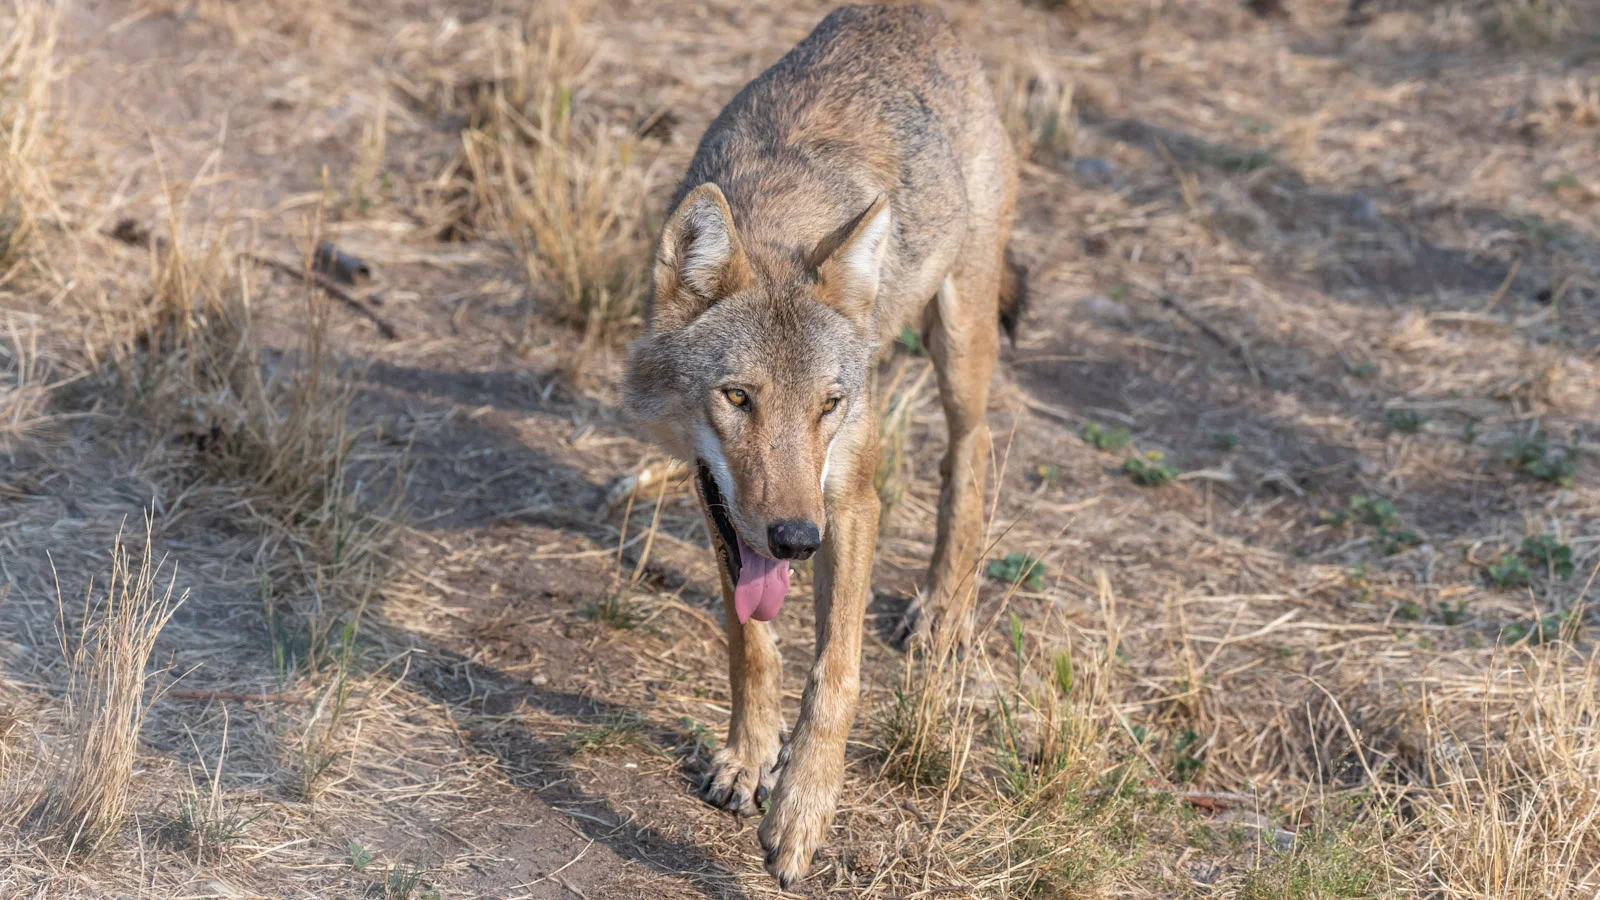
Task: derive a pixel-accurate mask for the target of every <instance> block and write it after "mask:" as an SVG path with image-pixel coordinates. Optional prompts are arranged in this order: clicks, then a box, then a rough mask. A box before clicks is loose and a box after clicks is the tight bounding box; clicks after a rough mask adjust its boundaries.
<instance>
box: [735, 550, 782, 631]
mask: <svg viewBox="0 0 1600 900" xmlns="http://www.w3.org/2000/svg"><path fill="white" fill-rule="evenodd" d="M739 561H740V567H739V583H738V584H737V585H735V586H734V588H733V608H734V610H736V611H737V612H738V613H739V623H740V624H741V625H742V624H744V623H745V622H748V621H750V620H751V619H755V620H756V621H757V622H771V621H772V620H773V619H775V618H777V615H778V607H780V606H782V605H783V597H784V595H785V594H787V593H789V561H788V560H783V559H769V558H768V557H765V556H762V555H761V554H759V553H757V552H756V551H755V550H754V549H752V548H751V547H750V545H749V544H746V543H745V542H744V538H740V539H739Z"/></svg>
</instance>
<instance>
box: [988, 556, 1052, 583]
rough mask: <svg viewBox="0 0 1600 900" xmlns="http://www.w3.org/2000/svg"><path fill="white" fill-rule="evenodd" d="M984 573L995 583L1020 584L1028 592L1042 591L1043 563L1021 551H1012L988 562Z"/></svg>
mask: <svg viewBox="0 0 1600 900" xmlns="http://www.w3.org/2000/svg"><path fill="white" fill-rule="evenodd" d="M986 571H987V573H988V575H989V577H990V578H993V579H994V580H996V581H1003V582H1005V583H1006V584H1021V585H1022V586H1023V587H1024V588H1026V589H1027V590H1030V591H1038V590H1043V589H1044V563H1042V562H1040V561H1039V560H1037V559H1034V558H1033V557H1031V556H1029V555H1028V554H1026V553H1023V552H1021V551H1017V550H1013V551H1011V552H1010V553H1007V554H1006V555H1005V556H1004V557H1002V558H1000V559H996V560H992V561H990V563H989V568H988V569H987V570H986Z"/></svg>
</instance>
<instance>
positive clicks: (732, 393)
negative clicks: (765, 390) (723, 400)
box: [722, 388, 750, 409]
mask: <svg viewBox="0 0 1600 900" xmlns="http://www.w3.org/2000/svg"><path fill="white" fill-rule="evenodd" d="M722 396H724V397H727V398H728V402H729V403H732V404H733V405H734V406H737V407H739V408H740V409H744V408H745V407H746V406H749V405H750V395H749V394H746V393H745V392H744V391H741V390H739V389H738V388H728V389H727V390H724V391H723V392H722Z"/></svg>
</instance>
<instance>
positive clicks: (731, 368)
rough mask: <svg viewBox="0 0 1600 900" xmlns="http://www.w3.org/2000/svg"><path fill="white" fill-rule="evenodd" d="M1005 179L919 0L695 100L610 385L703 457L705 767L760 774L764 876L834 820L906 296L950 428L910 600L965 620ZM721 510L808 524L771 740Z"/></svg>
mask: <svg viewBox="0 0 1600 900" xmlns="http://www.w3.org/2000/svg"><path fill="white" fill-rule="evenodd" d="M1015 197H1016V163H1015V161H1014V158H1013V155H1012V149H1011V145H1010V142H1009V140H1008V138H1007V137H1006V132H1005V129H1004V127H1003V125H1002V124H1001V122H1000V119H999V117H998V115H997V114H996V112H995V109H994V102H993V96H992V94H991V93H990V88H989V86H988V83H987V82H986V81H985V79H984V77H983V73H982V71H981V68H980V66H979V64H978V62H977V60H976V58H975V57H974V56H973V54H972V53H970V52H969V51H968V50H967V49H965V48H964V47H963V46H962V45H961V44H960V42H959V41H958V39H957V38H956V36H955V34H954V33H953V32H952V31H951V29H950V28H949V27H948V26H947V25H946V24H945V23H944V22H943V21H942V20H940V19H939V17H938V16H937V15H936V14H934V13H932V12H929V11H927V10H925V9H922V8H919V7H905V6H902V7H845V8H842V9H840V10H837V11H836V12H834V13H833V14H831V15H830V16H828V17H827V18H826V19H825V20H823V22H822V23H821V24H819V25H818V27H817V29H816V30H815V31H814V32H813V33H812V35H811V36H810V37H808V38H807V39H806V40H805V41H803V42H801V44H800V45H798V46H797V47H796V48H795V49H794V50H793V51H791V52H790V53H789V54H788V55H787V56H785V57H784V59H783V60H781V61H779V62H778V63H777V64H776V65H775V66H773V68H772V69H770V70H768V71H767V72H766V73H765V74H763V75H762V76H761V77H759V78H757V79H756V80H755V81H753V82H752V83H751V84H750V85H748V86H747V87H746V88H745V89H744V90H743V91H741V92H740V94H739V96H738V97H736V98H734V100H733V101H732V102H731V103H730V104H729V105H728V107H727V108H726V109H725V110H724V111H723V113H722V115H721V116H719V117H718V118H717V120H716V121H715V122H713V123H712V125H711V126H710V128H709V129H708V130H707V132H706V136H705V137H704V138H703V139H702V141H701V143H700V147H699V150H698V152H697V153H696V155H695V159H694V161H693V162H692V163H691V165H690V167H689V172H688V174H687V176H686V177H685V178H684V180H683V182H682V185H681V187H680V188H679V191H678V195H677V197H676V198H675V202H674V204H673V208H674V212H673V214H672V216H671V218H670V219H669V221H668V222H667V224H666V226H665V228H664V229H663V233H662V240H661V246H660V250H659V251H658V254H657V265H656V275H655V285H654V288H655V289H654V291H653V294H652V300H651V311H650V317H649V329H648V332H647V333H646V335H645V336H644V337H643V338H642V339H641V340H640V341H639V342H638V344H636V345H635V347H634V350H633V353H632V355H631V357H630V359H629V364H628V371H627V375H626V378H625V382H624V397H625V402H626V406H627V408H628V410H629V412H630V413H631V415H632V416H633V417H634V419H635V420H636V421H637V422H639V423H640V424H641V425H642V426H643V427H644V428H645V429H646V430H647V431H649V432H650V434H651V435H652V436H653V437H654V438H655V439H656V440H657V441H658V442H659V443H661V444H662V445H663V446H664V447H666V448H667V449H669V450H671V451H672V452H674V453H675V454H677V455H678V456H680V457H681V458H683V459H686V460H692V461H695V462H697V464H698V468H697V471H698V472H700V476H699V478H697V484H699V485H700V487H701V491H702V500H703V501H704V502H705V506H706V514H707V524H708V526H709V527H710V530H711V533H712V535H713V543H714V545H715V548H716V551H717V552H716V556H717V559H718V563H719V565H720V566H721V568H722V581H723V594H724V599H725V607H726V613H727V621H728V651H729V681H730V684H731V687H732V695H733V717H732V722H731V723H730V726H729V733H728V743H727V746H726V747H724V748H723V749H722V750H720V751H719V752H718V753H717V754H716V755H715V756H714V758H713V759H712V761H711V766H710V770H709V771H708V773H707V780H706V785H705V788H704V792H705V796H706V797H707V799H709V800H711V801H712V802H714V803H716V804H717V805H720V806H724V807H726V808H729V809H732V810H734V811H736V812H751V811H754V810H755V809H756V808H758V807H759V805H760V802H761V800H762V799H764V798H766V797H767V795H768V794H769V793H770V799H771V805H770V808H769V810H768V812H767V813H766V816H765V818H764V820H763V821H762V823H761V828H760V831H759V834H760V839H761V843H762V846H763V847H764V848H765V849H766V851H767V856H766V863H767V868H768V870H769V871H771V872H772V873H773V875H775V876H776V877H777V878H778V880H779V882H780V884H781V885H783V886H785V887H787V886H788V885H790V884H792V883H793V882H794V881H795V880H797V879H798V878H800V877H802V876H803V875H804V874H805V872H806V871H807V870H808V868H809V866H810V863H811V858H812V855H813V853H814V852H815V851H816V850H817V848H818V847H819V846H820V845H821V843H822V842H823V840H824V838H825V836H826V833H827V830H828V827H829V825H830V823H831V821H832V818H833V812H834V808H835V806H836V805H837V802H838V794H839V789H840V785H841V782H842V779H843V772H844V748H845V740H846V737H847V736H848V734H849V731H850V727H851V723H852V722H853V721H854V719H855V713H856V705H857V699H858V695H859V693H860V671H859V669H860V656H861V639H862V619H863V616H864V611H865V608H866V603H867V599H868V594H869V590H870V587H871V577H872V557H873V542H874V539H875V537H876V535H877V528H878V498H877V496H876V493H875V491H874V488H873V475H874V473H875V472H876V470H877V453H878V423H877V420H876V418H875V415H874V412H873V410H874V408H875V407H874V404H873V402H872V399H871V396H870V390H869V379H868V371H867V370H868V368H869V366H870V365H871V361H872V359H873V357H874V355H875V353H876V351H877V349H878V348H879V347H880V346H882V345H883V344H885V343H886V342H888V341H889V340H892V339H893V337H894V336H896V335H897V334H898V333H899V332H900V330H901V328H902V327H904V326H905V325H906V324H909V323H910V322H911V321H914V320H916V319H917V318H918V317H919V316H920V319H921V323H922V326H923V329H924V333H925V335H926V336H927V346H928V349H929V352H930V354H931V356H932V358H933V362H934V365H935V367H936V369H937V375H938V381H939V390H940V395H941V399H942V401H943V404H944V410H945V418H946V421H947V422H948V424H949V428H950V440H949V447H948V449H947V451H946V454H945V458H944V460H943V462H942V463H941V466H940V472H941V475H942V478H943V487H942V490H941V493H940V502H939V522H938V537H937V540H936V543H935V548H934V554H933V559H932V561H931V563H930V565H929V569H928V576H927V582H926V584H925V586H924V589H923V591H922V598H921V601H920V603H919V604H918V605H917V606H916V607H915V608H914V609H913V611H912V613H911V616H910V618H911V620H912V621H914V622H917V623H920V624H919V625H918V630H919V633H922V634H927V633H928V632H929V630H930V627H931V625H932V624H933V623H935V622H936V621H938V622H951V623H953V624H954V625H956V627H957V628H958V629H964V628H965V627H966V625H965V623H966V620H967V611H966V610H963V609H959V608H956V603H955V600H956V598H958V597H962V596H969V595H970V593H971V592H970V591H966V590H964V589H963V588H964V587H965V586H970V578H971V577H972V574H973V572H974V570H975V566H976V563H977V558H978V553H979V539H980V535H981V530H982V521H981V519H982V508H983V497H984V485H985V474H986V472H987V470H988V467H989V465H990V454H991V445H990V436H989V429H988V426H987V424H986V422H985V418H984V413H985V408H986V406H987V403H988V391H989V381H990V377H991V375H992V374H993V371H994V366H995V358H996V354H997V352H998V345H999V333H998V329H997V327H996V323H997V320H999V319H1000V318H1001V317H1002V314H1003V313H1004V314H1005V315H1006V316H1007V317H1008V318H1006V320H1005V321H1006V327H1007V329H1008V331H1009V330H1010V329H1011V328H1012V327H1014V324H1015V316H1016V315H1017V314H1020V307H1021V302H1020V301H1021V297H1022V294H1021V282H1020V278H1019V277H1018V276H1019V275H1020V270H1019V269H1017V268H1016V267H1014V266H1013V265H1011V264H1010V261H1009V259H1008V258H1007V256H1006V243H1007V240H1008V237H1009V234H1010V230H1011V217H1012V208H1013V205H1014V203H1015ZM1003 294H1004V300H1005V303H1004V306H1002V295H1003ZM730 391H732V393H730ZM736 400H743V401H745V402H743V403H739V402H735V401H736ZM830 448H831V450H830ZM713 507H715V508H714V509H713ZM719 517H720V518H721V519H722V520H723V524H725V525H726V526H727V527H730V528H731V529H732V530H733V532H735V533H736V534H737V536H738V538H739V540H742V541H743V542H744V543H745V544H747V545H748V546H749V547H750V548H752V549H753V550H754V551H755V552H758V553H761V554H765V555H773V553H774V549H773V548H774V546H775V545H774V544H770V543H769V542H768V539H767V533H768V529H769V527H771V526H774V525H775V524H781V523H785V522H791V521H802V522H812V523H815V524H816V525H817V526H818V528H819V530H820V542H821V546H820V550H819V551H818V553H817V557H816V568H815V591H814V602H815V604H816V620H817V642H816V643H817V655H816V659H815V662H814V663H813V665H812V668H811V671H810V673H809V675H808V677H807V679H806V686H805V692H804V694H803V696H802V699H801V705H800V714H799V717H798V719H797V721H796V723H795V728H794V732H793V734H791V735H790V736H789V738H788V740H787V742H785V743H782V744H781V745H780V733H781V729H782V719H781V715H780V709H779V698H780V689H779V675H780V670H781V661H780V659H779V657H778V653H777V648H776V646H775V645H774V643H773V639H772V634H771V631H770V629H769V627H768V626H767V625H765V624H763V623H761V622H757V621H754V620H752V621H750V622H748V623H746V624H743V625H741V624H740V623H739V621H738V618H737V615H736V612H735V607H734V587H735V581H734V578H733V576H732V574H731V573H730V571H729V565H730V563H729V560H728V554H729V549H728V541H727V540H726V539H725V538H724V537H723V534H724V533H725V532H723V531H722V530H721V527H722V526H721V525H719ZM779 533H780V534H781V532H779ZM737 552H738V551H734V553H735V554H737ZM739 558H742V557H739ZM780 746H781V750H780Z"/></svg>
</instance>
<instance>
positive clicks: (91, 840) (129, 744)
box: [29, 521, 188, 857]
mask: <svg viewBox="0 0 1600 900" xmlns="http://www.w3.org/2000/svg"><path fill="white" fill-rule="evenodd" d="M151 532H152V527H151V525H150V523H149V522H148V521H147V522H146V523H145V540H144V548H143V549H142V550H141V551H139V553H140V555H139V559H138V562H137V563H134V562H133V561H132V558H131V557H130V554H129V552H128V549H127V548H126V547H124V546H123V543H122V537H121V535H120V533H119V535H118V538H117V541H116V543H115V544H113V545H112V547H111V574H110V576H109V578H107V580H106V582H105V585H104V587H103V589H102V590H103V594H102V599H101V600H99V601H98V602H97V601H96V600H95V596H94V585H93V583H92V582H91V584H90V588H89V589H90V596H89V597H87V598H86V599H85V603H84V609H83V611H82V613H81V619H80V625H79V626H78V629H77V634H76V635H73V636H71V637H70V638H69V635H68V630H69V628H70V626H69V625H68V624H67V623H68V621H69V614H68V612H67V610H66V606H65V603H64V602H63V603H62V605H61V606H60V607H59V609H60V614H61V618H60V627H61V629H62V635H61V638H62V653H63V655H65V656H66V657H67V658H68V660H69V662H68V671H69V673H70V674H69V679H68V681H67V687H66V699H65V703H64V713H65V718H66V723H67V724H66V734H65V741H66V745H65V747H64V748H63V750H62V758H61V760H60V761H59V762H58V763H57V764H56V766H55V767H54V768H53V769H52V770H51V772H50V774H49V776H48V781H47V783H46V787H45V796H44V797H43V799H42V800H41V801H40V802H39V804H38V805H37V806H36V807H34V809H33V810H32V812H31V813H30V814H29V819H31V820H32V821H33V823H35V824H36V825H37V827H39V828H40V829H42V830H43V831H44V832H45V833H46V834H48V835H49V837H50V839H51V841H52V842H53V845H54V847H57V848H59V849H58V850H57V852H58V853H61V854H62V855H65V856H69V857H70V856H83V855H87V854H89V853H91V852H93V851H94V850H95V849H96V848H97V847H98V846H99V845H100V844H101V843H102V842H103V841H105V840H106V839H107V838H109V837H111V836H112V835H114V834H115V833H116V832H117V830H118V829H120V828H121V827H122V823H123V820H124V819H125V818H126V817H127V814H128V807H129V802H130V800H131V798H132V793H133V770H134V765H135V764H136V762H137V760H138V756H139V746H138V745H139V731H140V729H141V728H142V727H143V725H144V721H145V717H146V715H147V713H148V711H149V708H150V705H149V698H148V697H147V696H146V691H145V685H146V681H147V678H148V673H147V671H146V667H147V666H148V665H149V662H150V656H151V654H152V653H153V652H154V651H155V647H156V638H157V636H159V635H160V633H161V629H162V628H164V627H166V624H167V622H168V620H169V619H171V618H172V614H173V612H174V611H175V610H176V609H177V607H178V605H179V604H181V603H183V602H184V600H185V599H186V598H187V596H188V595H187V593H185V594H184V595H182V596H180V597H178V598H177V599H176V600H174V599H173V597H172V591H173V587H174V586H175V585H176V582H177V572H176V571H175V570H174V571H173V572H172V574H171V576H170V577H169V578H168V579H167V585H166V587H164V588H163V587H162V586H161V585H160V584H159V583H158V580H157V579H158V578H159V576H160V574H161V569H162V566H163V565H164V563H165V560H162V561H159V562H158V561H156V560H154V559H152V557H151V549H150V545H151ZM78 615H80V614H79V613H77V612H76V611H74V613H73V614H72V616H73V617H76V616H78Z"/></svg>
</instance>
